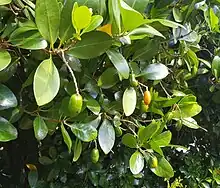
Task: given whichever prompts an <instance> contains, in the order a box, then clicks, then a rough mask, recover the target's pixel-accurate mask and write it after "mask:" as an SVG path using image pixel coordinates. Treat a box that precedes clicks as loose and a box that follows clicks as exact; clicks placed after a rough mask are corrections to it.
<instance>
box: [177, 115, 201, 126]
mask: <svg viewBox="0 0 220 188" xmlns="http://www.w3.org/2000/svg"><path fill="white" fill-rule="evenodd" d="M181 121H182V124H183V125H185V126H187V127H189V128H191V129H199V128H201V127H200V126H199V125H198V123H197V122H196V120H195V119H193V118H191V117H188V118H183V119H182V120H181Z"/></svg>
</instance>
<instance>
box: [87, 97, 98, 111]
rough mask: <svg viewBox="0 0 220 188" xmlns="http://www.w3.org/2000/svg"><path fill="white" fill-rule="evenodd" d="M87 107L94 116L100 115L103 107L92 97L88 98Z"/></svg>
mask: <svg viewBox="0 0 220 188" xmlns="http://www.w3.org/2000/svg"><path fill="white" fill-rule="evenodd" d="M86 106H87V108H88V109H89V110H91V112H93V114H95V115H98V114H99V113H100V110H101V107H100V105H99V103H98V102H97V101H96V100H95V99H94V98H92V97H90V96H87V97H86Z"/></svg>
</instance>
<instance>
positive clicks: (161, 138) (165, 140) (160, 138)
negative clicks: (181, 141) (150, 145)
mask: <svg viewBox="0 0 220 188" xmlns="http://www.w3.org/2000/svg"><path fill="white" fill-rule="evenodd" d="M171 137H172V134H171V132H170V131H165V132H163V133H161V134H159V135H157V136H155V137H153V138H152V141H153V142H154V143H155V144H157V145H158V146H167V145H169V143H170V141H171Z"/></svg>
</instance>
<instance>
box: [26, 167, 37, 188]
mask: <svg viewBox="0 0 220 188" xmlns="http://www.w3.org/2000/svg"><path fill="white" fill-rule="evenodd" d="M37 181H38V172H37V170H31V171H30V172H29V173H28V183H29V185H30V187H31V188H35V186H36V184H37Z"/></svg>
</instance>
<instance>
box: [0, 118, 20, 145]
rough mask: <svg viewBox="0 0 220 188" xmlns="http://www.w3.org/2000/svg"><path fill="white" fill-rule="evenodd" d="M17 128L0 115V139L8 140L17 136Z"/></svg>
mask: <svg viewBox="0 0 220 188" xmlns="http://www.w3.org/2000/svg"><path fill="white" fill-rule="evenodd" d="M17 135H18V132H17V129H16V128H15V127H14V126H13V125H12V124H11V123H10V122H9V121H8V120H6V119H5V118H3V117H0V141H1V142H8V141H11V140H15V139H16V138H17Z"/></svg>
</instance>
